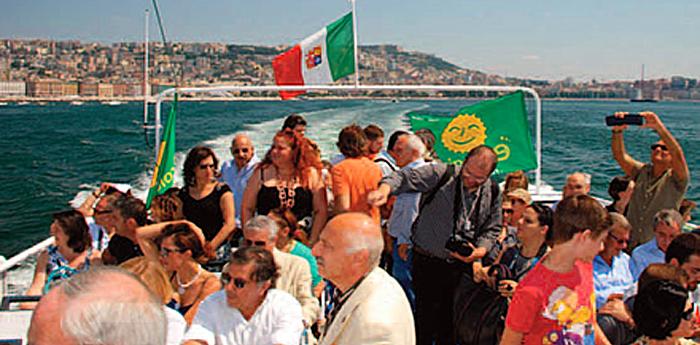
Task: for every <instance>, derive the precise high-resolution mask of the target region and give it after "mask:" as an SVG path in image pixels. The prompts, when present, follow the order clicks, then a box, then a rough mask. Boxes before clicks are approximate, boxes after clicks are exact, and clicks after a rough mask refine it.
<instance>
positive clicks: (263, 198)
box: [255, 185, 313, 220]
mask: <svg viewBox="0 0 700 345" xmlns="http://www.w3.org/2000/svg"><path fill="white" fill-rule="evenodd" d="M278 207H280V198H279V191H278V190H277V187H276V186H275V187H267V186H265V185H262V186H261V187H260V191H259V192H258V200H257V203H256V204H255V211H256V212H257V213H258V214H262V215H267V214H268V213H269V212H270V211H272V210H274V209H276V208H278ZM291 211H292V213H294V215H295V216H296V217H297V219H298V220H302V219H304V218H306V217H308V216H311V214H312V212H313V194H312V193H311V191H310V190H308V189H305V188H303V187H296V188H294V206H292V209H291Z"/></svg>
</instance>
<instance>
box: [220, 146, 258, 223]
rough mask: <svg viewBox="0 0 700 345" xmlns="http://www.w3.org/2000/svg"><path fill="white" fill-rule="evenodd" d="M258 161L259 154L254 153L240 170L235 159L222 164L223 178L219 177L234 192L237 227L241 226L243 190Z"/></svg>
mask: <svg viewBox="0 0 700 345" xmlns="http://www.w3.org/2000/svg"><path fill="white" fill-rule="evenodd" d="M258 162H260V159H259V158H258V156H256V155H253V157H252V158H251V159H250V161H248V164H246V165H244V166H243V168H241V169H240V170H239V169H238V166H237V165H236V162H235V160H233V159H231V160H228V161H226V162H224V164H222V165H221V178H219V181H220V182H225V183H226V184H227V185H228V187H229V188H231V191H232V192H233V202H234V205H235V206H236V226H237V227H241V203H242V202H243V192H244V191H245V187H246V186H247V185H248V180H249V179H250V175H252V174H253V171H254V170H255V166H256V165H257V164H258Z"/></svg>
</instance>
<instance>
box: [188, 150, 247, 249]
mask: <svg viewBox="0 0 700 345" xmlns="http://www.w3.org/2000/svg"><path fill="white" fill-rule="evenodd" d="M218 166H219V160H218V159H217V158H216V155H215V154H214V151H212V149H210V148H208V147H205V146H196V147H195V148H193V149H192V150H190V152H189V153H188V154H187V158H186V159H185V164H184V167H183V169H182V170H183V175H184V180H185V181H184V182H185V186H184V187H183V188H182V190H180V194H179V195H178V196H179V198H180V200H182V211H183V214H184V215H185V219H187V220H189V221H191V222H192V223H195V224H196V225H197V226H198V227H199V228H201V229H202V231H203V232H204V237H205V238H206V243H205V244H204V248H205V253H206V254H207V256H208V257H210V258H213V257H215V256H216V250H217V249H218V248H219V247H220V246H221V245H222V244H224V243H227V242H228V240H229V238H230V237H231V234H232V233H233V231H234V230H235V228H236V210H235V207H234V203H233V193H232V192H231V189H230V188H229V187H228V185H226V184H225V183H220V182H218V181H217V178H218V170H217V169H218Z"/></svg>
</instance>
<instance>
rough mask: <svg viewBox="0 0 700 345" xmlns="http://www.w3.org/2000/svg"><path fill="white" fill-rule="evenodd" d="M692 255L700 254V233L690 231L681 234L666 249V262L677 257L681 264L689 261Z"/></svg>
mask: <svg viewBox="0 0 700 345" xmlns="http://www.w3.org/2000/svg"><path fill="white" fill-rule="evenodd" d="M691 255H698V256H700V235H697V234H694V233H691V232H688V233H684V234H680V235H679V236H678V237H676V238H674V239H673V241H671V244H669V245H668V249H666V263H670V262H671V259H676V260H677V261H678V264H679V265H682V264H684V263H686V262H688V259H690V256H691Z"/></svg>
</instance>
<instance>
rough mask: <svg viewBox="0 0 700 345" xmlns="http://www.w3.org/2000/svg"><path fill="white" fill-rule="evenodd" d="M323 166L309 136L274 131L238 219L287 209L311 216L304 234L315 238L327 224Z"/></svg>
mask: <svg viewBox="0 0 700 345" xmlns="http://www.w3.org/2000/svg"><path fill="white" fill-rule="evenodd" d="M322 168H323V164H322V163H321V158H320V156H319V152H318V150H317V148H316V147H315V146H314V144H313V143H312V142H311V141H310V140H309V139H306V138H304V137H301V136H299V135H297V134H294V133H293V132H284V131H280V132H277V134H276V135H275V137H274V139H273V143H272V147H271V148H270V150H269V151H268V152H267V154H266V155H265V159H264V160H263V161H262V162H261V163H260V164H259V165H258V167H257V168H256V171H255V173H254V174H253V175H252V176H251V177H250V180H249V181H248V186H247V187H246V190H245V192H244V193H243V203H242V206H241V208H242V210H241V222H242V223H243V224H245V222H246V221H247V220H248V219H251V218H252V217H253V216H254V215H255V214H256V213H257V214H262V215H267V214H268V213H269V212H270V211H271V210H273V209H277V208H280V209H288V210H291V211H292V213H294V215H295V216H296V217H297V219H300V220H301V219H304V218H306V217H312V225H311V231H310V234H309V233H307V235H310V236H311V241H312V242H314V241H315V240H316V239H318V235H319V234H320V233H321V229H322V228H323V226H324V225H325V224H326V217H327V212H328V202H327V201H326V190H325V186H324V184H323V180H322V179H321V169H322ZM307 231H308V230H307ZM303 240H304V239H302V241H303Z"/></svg>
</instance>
